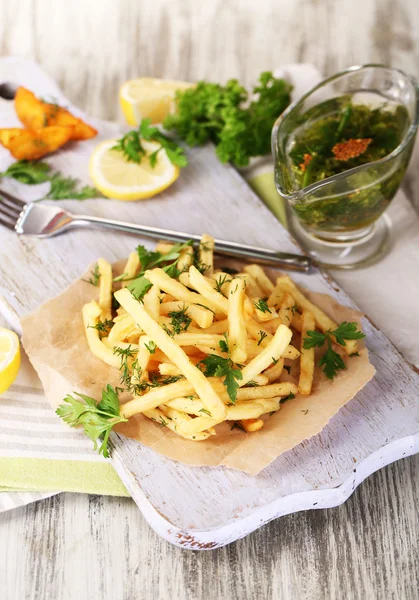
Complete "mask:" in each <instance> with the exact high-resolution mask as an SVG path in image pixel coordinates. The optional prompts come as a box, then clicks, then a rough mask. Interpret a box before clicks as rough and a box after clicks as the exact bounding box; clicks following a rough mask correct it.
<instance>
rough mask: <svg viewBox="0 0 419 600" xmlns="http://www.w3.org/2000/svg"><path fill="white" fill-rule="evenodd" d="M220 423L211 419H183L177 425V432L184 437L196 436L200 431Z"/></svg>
mask: <svg viewBox="0 0 419 600" xmlns="http://www.w3.org/2000/svg"><path fill="white" fill-rule="evenodd" d="M172 410H173V409H172ZM222 420H224V419H222ZM220 422H221V421H218V420H217V419H213V418H211V417H195V419H188V420H186V419H185V420H184V421H183V422H182V423H181V422H179V423H178V424H177V425H178V427H177V431H178V432H179V434H180V435H183V436H184V437H186V436H191V435H196V434H197V433H201V432H202V431H205V430H208V429H210V428H211V427H214V425H217V424H218V423H220Z"/></svg>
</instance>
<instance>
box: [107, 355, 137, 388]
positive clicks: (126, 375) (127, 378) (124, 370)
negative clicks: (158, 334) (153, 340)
mask: <svg viewBox="0 0 419 600" xmlns="http://www.w3.org/2000/svg"><path fill="white" fill-rule="evenodd" d="M113 353H114V354H117V355H118V356H119V357H120V359H121V364H120V367H119V370H120V371H121V383H122V384H123V385H124V387H125V389H126V390H127V391H131V390H132V383H131V370H132V371H133V375H134V378H135V379H137V380H139V379H140V376H141V368H140V367H139V366H138V363H137V362H136V361H134V362H133V363H132V365H131V366H130V364H129V362H128V361H129V359H130V358H134V357H135V355H136V354H137V353H138V350H137V349H136V348H131V344H130V345H129V346H127V347H126V348H121V347H120V346H115V347H114V349H113Z"/></svg>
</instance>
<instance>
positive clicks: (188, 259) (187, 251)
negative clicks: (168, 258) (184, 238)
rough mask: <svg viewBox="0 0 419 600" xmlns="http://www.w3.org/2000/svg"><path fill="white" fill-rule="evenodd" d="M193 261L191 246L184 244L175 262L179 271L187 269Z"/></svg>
mask: <svg viewBox="0 0 419 600" xmlns="http://www.w3.org/2000/svg"><path fill="white" fill-rule="evenodd" d="M192 263H193V247H192V246H186V248H183V250H181V251H180V256H179V261H178V264H177V268H178V269H179V271H181V272H182V271H189V267H190V266H191V264H192Z"/></svg>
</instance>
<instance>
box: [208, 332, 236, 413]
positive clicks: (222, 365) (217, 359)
mask: <svg viewBox="0 0 419 600" xmlns="http://www.w3.org/2000/svg"><path fill="white" fill-rule="evenodd" d="M224 336H225V340H220V341H219V342H218V345H219V346H220V348H221V350H222V352H225V353H226V354H228V357H227V358H224V357H223V356H218V354H208V356H206V357H205V358H204V359H203V360H201V361H200V363H199V364H202V365H203V366H204V374H205V376H206V377H224V380H223V384H224V385H225V387H226V388H227V393H228V395H229V398H230V400H231V402H232V403H233V404H235V402H236V399H237V390H238V388H239V384H238V381H240V379H243V374H242V372H241V369H239V368H238V367H237V365H235V364H234V363H233V361H232V360H231V358H230V350H229V347H228V337H227V334H224Z"/></svg>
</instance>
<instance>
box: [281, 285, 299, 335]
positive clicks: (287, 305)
mask: <svg viewBox="0 0 419 600" xmlns="http://www.w3.org/2000/svg"><path fill="white" fill-rule="evenodd" d="M295 310H296V305H295V300H294V298H293V297H292V296H291V294H289V293H288V292H286V293H285V295H284V297H283V299H282V302H281V308H280V309H279V313H278V316H279V318H280V319H281V323H282V324H283V325H286V326H287V327H290V326H291V321H292V317H293V314H294V312H295Z"/></svg>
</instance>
